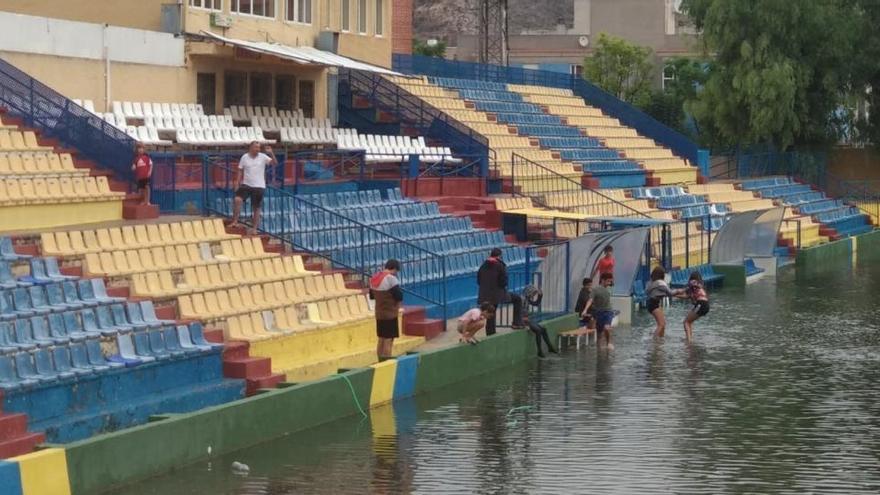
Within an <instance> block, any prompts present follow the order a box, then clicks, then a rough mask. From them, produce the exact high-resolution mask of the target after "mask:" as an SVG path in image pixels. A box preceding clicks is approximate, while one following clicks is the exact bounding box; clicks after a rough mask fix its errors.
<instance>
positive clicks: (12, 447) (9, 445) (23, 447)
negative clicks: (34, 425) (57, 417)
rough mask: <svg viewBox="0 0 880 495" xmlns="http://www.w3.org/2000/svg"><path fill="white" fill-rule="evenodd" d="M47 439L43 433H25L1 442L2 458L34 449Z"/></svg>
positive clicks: (0, 454) (0, 456)
mask: <svg viewBox="0 0 880 495" xmlns="http://www.w3.org/2000/svg"><path fill="white" fill-rule="evenodd" d="M45 441H46V435H45V434H43V433H25V434H24V435H21V436H19V437H15V438H13V439H10V440H6V441H2V442H0V459H8V458H10V457H15V456H19V455H24V454H27V453H30V452H33V451H34V448H35V447H36V446H37V445H38V444H41V443H43V442H45Z"/></svg>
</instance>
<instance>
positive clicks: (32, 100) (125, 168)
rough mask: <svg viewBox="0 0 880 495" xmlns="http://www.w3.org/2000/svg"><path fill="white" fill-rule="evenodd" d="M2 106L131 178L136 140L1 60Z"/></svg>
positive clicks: (87, 155)
mask: <svg viewBox="0 0 880 495" xmlns="http://www.w3.org/2000/svg"><path fill="white" fill-rule="evenodd" d="M0 105H2V106H3V107H5V108H6V109H7V110H8V111H9V112H10V114H12V115H14V116H17V117H20V118H21V119H23V120H24V122H25V124H26V125H28V126H33V127H36V128H38V129H40V130H42V131H44V132H45V133H46V135H48V136H50V137H54V138H57V139H59V140H60V141H61V142H63V143H65V144H66V145H68V146H72V147H74V148H76V149H77V151H79V152H80V153H82V154H83V155H85V156H86V157H88V158H89V159H91V160H93V161H94V162H96V163H98V164H100V165H101V166H102V167H104V168H106V169H108V170H112V171H113V172H114V173H115V174H116V176H117V177H119V178H121V179H124V180H131V178H132V171H131V160H132V156H133V154H134V141H133V140H132V139H131V138H130V137H128V136H127V135H126V134H125V133H124V132H122V131H121V130H119V129H117V128H116V127H113V126H112V125H110V124H108V123H107V122H105V121H104V120H103V119H102V118H100V117H99V116H97V115H95V114H93V113H91V112H89V111H88V110H86V109H85V108H83V107H81V106H79V105H76V104H75V103H73V102H72V101H71V100H69V99H68V98H66V97H65V96H63V95H61V94H60V93H58V92H57V91H55V90H53V89H52V88H50V87H48V86H46V85H45V84H43V83H41V82H40V81H37V80H36V79H34V78H32V77H31V76H29V75H27V74H25V73H24V72H22V71H20V70H19V69H17V68H16V67H15V66H13V65H12V64H10V63H8V62H6V61H5V60H2V59H0Z"/></svg>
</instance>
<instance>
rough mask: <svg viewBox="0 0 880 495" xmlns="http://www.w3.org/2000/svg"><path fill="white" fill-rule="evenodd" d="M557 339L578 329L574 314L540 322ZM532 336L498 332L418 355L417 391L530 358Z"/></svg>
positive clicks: (523, 333)
mask: <svg viewBox="0 0 880 495" xmlns="http://www.w3.org/2000/svg"><path fill="white" fill-rule="evenodd" d="M542 324H543V325H544V326H545V327H546V328H547V332H548V333H549V334H550V340H551V342H554V345H555V342H556V335H557V334H558V333H559V332H563V331H566V330H572V329H574V328H577V326H578V322H577V318H576V317H575V316H574V315H571V316H565V317H562V318H556V319H554V320H549V321H546V322H542ZM535 353H536V349H535V338H534V337H533V336H532V334H531V333H529V332H528V331H527V330H522V331H516V332H510V333H505V334H498V335H494V336H492V337H489V338H487V339H486V340H484V341H483V342H481V343H480V344H478V345H476V346H471V345H469V346H456V347H453V348H450V349H441V350H437V351H433V352H426V353H423V354H421V359H420V361H419V371H418V374H417V375H416V393H417V394H420V393H424V392H429V391H431V390H435V389H437V388H440V387H445V386H447V385H451V384H453V383H457V382H460V381H462V380H466V379H468V378H471V377H473V376H477V375H482V374H484V373H487V372H489V371H492V370H494V369H498V368H502V367H505V366H510V365H512V364H514V363H516V362H518V361H521V360H523V359H527V358H530V357H533V356H534V355H535Z"/></svg>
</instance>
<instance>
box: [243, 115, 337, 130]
mask: <svg viewBox="0 0 880 495" xmlns="http://www.w3.org/2000/svg"><path fill="white" fill-rule="evenodd" d="M251 125H252V126H254V127H261V128H263V129H266V130H267V131H272V132H277V131H280V130H281V129H283V128H285V127H309V128H321V129H330V128H332V127H333V124H332V123H331V122H330V119H305V118H301V117H292V118H291V117H257V116H253V117H251Z"/></svg>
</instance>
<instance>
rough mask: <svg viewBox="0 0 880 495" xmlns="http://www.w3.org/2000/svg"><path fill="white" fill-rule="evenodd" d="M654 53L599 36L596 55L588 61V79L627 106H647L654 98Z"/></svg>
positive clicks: (614, 38)
mask: <svg viewBox="0 0 880 495" xmlns="http://www.w3.org/2000/svg"><path fill="white" fill-rule="evenodd" d="M650 58H651V49H650V48H646V47H642V46H638V45H635V44H632V43H630V42H628V41H626V40H624V39H621V38H617V37H614V36H610V35H608V34H605V33H601V34H599V39H598V40H597V41H596V44H595V48H594V49H593V55H592V56H591V57H587V58H586V59H585V60H584V77H585V78H586V79H587V80H588V81H590V82H591V83H593V84H595V85H597V86H599V87H600V88H602V89H604V90H605V91H607V92H609V93H611V94H613V95H615V96H617V97H618V98H620V99H621V100H623V101H626V102H627V103H630V104H633V105H636V106H644V105H646V104H647V102H648V100H649V99H650V96H651V82H652V76H653V70H654V69H653V66H652V64H651V60H650Z"/></svg>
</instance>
